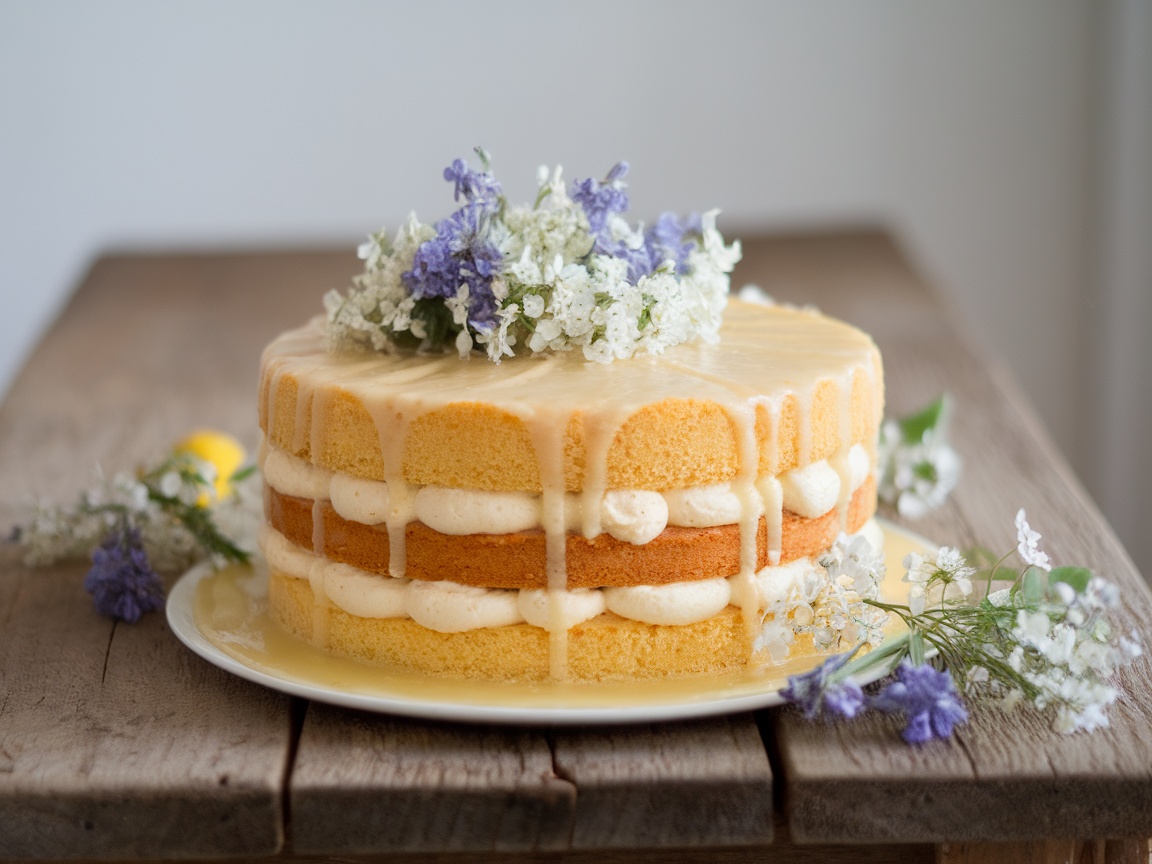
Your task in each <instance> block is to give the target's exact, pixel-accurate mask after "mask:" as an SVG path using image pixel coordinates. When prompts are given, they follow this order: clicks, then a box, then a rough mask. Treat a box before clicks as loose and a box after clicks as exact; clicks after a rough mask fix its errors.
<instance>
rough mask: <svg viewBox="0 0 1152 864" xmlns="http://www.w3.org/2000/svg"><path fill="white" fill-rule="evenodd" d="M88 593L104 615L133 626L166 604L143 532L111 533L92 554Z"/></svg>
mask: <svg viewBox="0 0 1152 864" xmlns="http://www.w3.org/2000/svg"><path fill="white" fill-rule="evenodd" d="M84 590H85V591H87V592H88V593H89V594H91V595H92V599H93V601H94V602H95V604H96V609H97V610H98V611H99V612H100V613H101V614H103V615H107V616H109V617H111V618H118V619H120V620H121V621H127V622H128V623H129V624H134V623H136V622H137V621H139V620H140V616H141V615H143V614H144V613H145V612H154V611H156V610H157V609H159V608H161V607H162V606H163V605H164V586H163V585H162V584H161V583H160V577H159V576H158V575H157V574H156V572H155V571H154V570H153V569H152V566H151V565H150V564H149V563H148V553H146V552H145V551H144V544H143V541H142V540H141V538H140V532H139V531H137V530H136V529H135V528H129V527H127V526H122V527H121V528H119V529H118V530H116V531H114V532H113V533H111V534H109V535H108V537H107V538H106V539H105V540H104V542H103V543H102V544H100V547H99V548H97V549H96V550H95V551H94V552H93V553H92V569H91V570H89V571H88V575H87V576H85V577H84Z"/></svg>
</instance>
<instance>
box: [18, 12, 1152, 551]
mask: <svg viewBox="0 0 1152 864" xmlns="http://www.w3.org/2000/svg"><path fill="white" fill-rule="evenodd" d="M1150 57H1152V2H1149V0H1102V2H1100V3H1093V2H1090V0H1055V2H1054V0H947V2H943V0H941V2H915V0H907V2H883V0H862V2H838V3H837V2H829V3H807V2H799V0H797V2H754V0H711V2H708V3H698V2H599V0H597V2H580V3H555V4H545V3H530V2H523V3H517V2H495V0H488V2H485V3H474V2H473V3H469V2H441V3H420V4H417V3H402V4H401V3H368V2H360V3H358V2H329V3H324V4H320V3H316V4H308V3H301V2H228V3H224V2H196V3H189V4H157V3H151V2H128V0H107V2H103V3H99V4H88V3H64V2H36V3H34V2H25V3H21V2H16V3H12V2H7V3H3V5H0V300H2V301H3V309H2V312H0V388H3V387H6V386H7V384H8V382H9V381H10V380H11V379H12V377H14V376H15V374H16V373H17V371H18V369H19V366H20V364H21V363H22V362H23V359H24V358H25V357H26V354H27V352H28V351H29V350H30V348H31V347H32V346H33V345H34V344H35V341H36V340H37V339H38V338H39V335H40V334H41V332H42V330H43V329H44V328H45V327H46V326H47V325H48V324H49V323H50V321H51V320H52V317H53V315H54V314H55V312H56V311H57V310H58V309H59V307H60V305H61V304H62V302H64V300H65V299H66V297H67V295H68V292H69V291H70V290H71V288H72V287H74V285H75V284H76V282H77V281H78V280H79V279H80V278H82V276H83V273H84V271H85V269H86V267H87V266H88V265H89V263H90V262H91V261H92V259H93V257H94V256H96V255H98V254H99V253H100V252H101V251H106V250H108V249H111V248H116V249H136V250H139V249H171V248H176V247H180V248H188V247H192V248H217V249H218V248H227V247H241V246H251V245H261V246H285V245H291V244H293V243H299V242H309V243H315V242H329V241H335V242H339V243H348V244H349V245H351V244H354V243H356V242H357V241H358V240H359V238H360V237H361V236H362V235H363V234H364V233H366V232H367V231H368V230H370V229H374V228H376V227H379V226H380V225H383V224H387V225H391V226H394V225H395V224H396V223H397V221H398V220H400V219H401V218H403V216H405V215H406V214H407V212H408V210H409V209H412V208H415V209H416V211H417V212H418V213H419V214H420V215H421V216H422V217H423V218H424V219H426V220H427V221H431V220H433V219H434V218H437V217H438V216H440V215H443V213H444V212H445V208H446V204H445V201H446V199H445V194H446V193H445V188H446V187H445V186H444V184H443V183H442V182H441V181H439V179H438V175H439V172H440V170H441V169H442V167H443V166H444V165H445V164H447V163H448V162H449V161H450V160H451V159H452V158H453V157H455V156H457V155H463V154H466V153H467V152H468V151H469V150H470V148H471V147H472V146H473V145H474V144H476V143H483V144H484V146H486V147H487V148H488V149H489V150H490V151H491V152H492V153H493V154H494V156H495V158H496V163H495V167H496V170H497V173H498V175H499V176H500V177H501V179H502V180H503V181H504V185H505V189H506V191H508V192H509V193H510V195H511V197H513V198H514V199H516V200H519V199H522V198H525V197H527V196H528V195H529V194H530V191H531V188H532V177H533V173H534V169H535V167H536V165H537V164H539V163H540V162H549V163H556V162H560V163H563V164H564V165H565V166H566V168H567V175H568V176H569V177H573V176H588V175H594V176H600V175H602V174H603V173H604V171H605V170H606V169H607V168H608V167H609V166H610V165H611V164H612V163H614V162H615V161H616V160H617V159H619V158H622V157H623V158H627V159H628V160H629V161H630V162H631V163H632V166H633V171H632V173H631V175H630V176H629V181H630V184H631V191H632V193H633V195H632V197H633V201H634V202H635V205H636V207H637V209H638V215H639V216H647V217H649V218H650V217H651V216H654V215H655V214H656V213H657V212H659V211H661V210H678V211H687V210H690V209H701V208H704V207H708V206H713V205H715V206H719V207H721V208H723V210H724V215H723V217H722V221H721V227H722V229H723V230H724V231H725V233H726V234H727V235H729V236H737V235H739V234H740V233H748V232H753V231H756V230H765V229H779V228H784V227H788V228H796V227H801V228H803V227H811V226H823V225H833V226H835V225H847V224H860V223H874V224H881V225H884V226H887V227H889V228H890V229H891V230H893V231H894V232H895V233H896V235H897V236H898V237H899V239H900V240H901V242H902V243H903V244H904V246H905V248H906V249H907V250H908V251H909V252H910V253H911V255H912V257H913V259H914V260H915V262H916V263H917V264H918V266H920V267H921V268H922V269H923V271H924V272H925V274H926V275H927V276H928V277H929V278H930V280H931V281H932V282H933V283H934V285H935V286H936V287H937V289H938V290H939V291H940V292H941V293H942V294H943V295H945V296H946V298H948V300H949V302H950V303H951V305H952V306H953V307H954V308H955V309H957V310H958V314H959V315H961V316H962V317H963V318H964V319H966V324H967V326H968V328H969V329H970V330H972V331H974V332H975V333H977V334H978V338H979V340H980V341H981V343H982V344H983V345H984V346H985V350H988V351H990V352H993V353H995V354H997V355H999V356H1001V357H1002V358H1003V359H1005V360H1006V361H1007V362H1008V363H1009V364H1010V366H1011V367H1012V368H1013V370H1014V372H1015V374H1016V376H1017V378H1018V379H1019V380H1020V381H1021V382H1022V384H1023V385H1024V387H1025V389H1026V390H1027V392H1028V393H1029V395H1030V398H1031V399H1032V401H1033V403H1034V405H1035V407H1036V408H1037V410H1038V411H1039V413H1040V414H1041V416H1042V417H1043V419H1044V421H1045V422H1046V424H1047V425H1048V427H1049V429H1050V431H1051V433H1052V434H1053V436H1054V438H1055V439H1056V441H1057V443H1058V444H1059V445H1060V447H1061V448H1062V449H1063V450H1064V452H1065V453H1066V454H1067V456H1068V457H1069V459H1070V460H1071V461H1072V463H1073V465H1074V467H1075V468H1076V469H1077V470H1078V471H1079V472H1080V473H1081V476H1082V478H1083V479H1084V481H1085V482H1086V484H1087V485H1088V487H1089V489H1090V491H1091V492H1092V493H1093V494H1094V495H1095V496H1096V498H1097V500H1098V501H1100V502H1101V504H1102V506H1103V507H1104V509H1105V511H1106V513H1107V514H1108V516H1109V518H1110V519H1111V520H1112V521H1113V524H1115V525H1116V526H1117V528H1118V530H1120V532H1121V534H1122V535H1123V537H1124V539H1125V541H1126V543H1127V545H1128V546H1129V549H1130V551H1131V552H1132V553H1133V555H1134V557H1136V558H1137V563H1138V565H1139V566H1140V567H1141V569H1142V570H1143V571H1144V572H1145V573H1146V574H1147V573H1150V572H1152V564H1150V563H1149V559H1150V558H1152V532H1149V531H1147V527H1146V523H1147V521H1148V519H1149V517H1152V495H1150V494H1149V492H1148V491H1147V490H1148V489H1149V486H1150V485H1152V459H1150V458H1149V456H1148V455H1147V453H1148V450H1149V447H1148V437H1149V436H1148V431H1147V430H1148V429H1149V428H1150V426H1152V407H1150V405H1149V403H1150V402H1152V399H1149V394H1150V393H1152V383H1149V382H1152V349H1149V348H1148V346H1147V344H1146V342H1147V340H1146V337H1145V333H1146V331H1147V330H1148V329H1149V328H1150V327H1152V299H1150V296H1152V260H1150V254H1152V253H1150V252H1149V250H1150V249H1152V176H1150V175H1152V61H1150V59H1149V58H1150ZM328 287H333V286H317V288H318V292H319V291H321V290H323V289H326V288H328ZM157 290H164V289H163V286H157ZM961 410H962V406H961ZM976 458H978V457H976ZM1041 527H1042V526H1041Z"/></svg>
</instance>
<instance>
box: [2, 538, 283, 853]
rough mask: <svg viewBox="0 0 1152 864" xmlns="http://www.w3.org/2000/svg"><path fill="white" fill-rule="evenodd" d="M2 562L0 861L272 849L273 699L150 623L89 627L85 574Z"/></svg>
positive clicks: (279, 758) (275, 839)
mask: <svg viewBox="0 0 1152 864" xmlns="http://www.w3.org/2000/svg"><path fill="white" fill-rule="evenodd" d="M6 557H9V556H6ZM5 563H6V565H9V566H6V567H5V581H6V582H7V583H8V584H9V585H16V590H15V592H14V593H15V597H13V598H12V601H11V604H10V605H9V606H8V608H7V609H6V610H5V611H6V623H5V626H4V628H3V631H2V632H0V694H2V695H0V759H2V760H3V764H0V857H62V858H63V857H77V856H85V857H89V856H90V857H113V856H115V857H143V856H158V855H162V854H163V855H169V854H178V855H182V856H190V855H193V856H195V855H200V856H208V855H222V854H229V855H237V854H256V853H271V852H274V851H276V850H277V849H278V848H279V847H280V844H281V839H282V837H281V833H282V817H281V813H280V806H281V799H280V778H281V775H282V774H283V772H284V770H285V767H286V756H287V752H288V732H289V730H288V724H287V715H286V711H285V710H284V702H285V700H284V699H282V698H281V697H279V696H276V695H275V694H272V693H270V692H268V691H265V690H263V689H261V688H259V687H255V686H253V685H249V684H247V683H246V682H243V681H240V680H238V679H235V678H232V677H231V676H229V675H227V674H225V673H223V672H220V671H219V670H217V669H214V668H212V667H210V666H209V665H208V664H206V663H204V662H202V661H201V660H200V659H199V658H197V657H195V656H193V655H192V654H190V653H189V652H187V651H185V650H183V649H182V647H181V646H179V645H178V644H177V643H176V640H175V638H174V637H173V636H172V635H171V633H169V632H168V629H167V626H166V625H165V623H164V621H163V619H162V618H161V617H160V616H159V615H151V616H147V617H146V618H145V619H144V620H142V621H141V622H140V623H138V624H136V625H133V626H128V625H123V624H119V625H117V624H113V623H112V622H111V621H109V620H107V619H105V618H102V617H100V616H99V615H97V613H96V612H95V611H94V610H93V609H92V605H91V600H90V598H89V597H88V596H87V595H86V594H85V593H84V591H83V589H82V588H81V585H80V583H81V581H82V577H83V573H84V570H83V568H82V567H81V568H77V567H74V566H69V567H58V568H52V569H49V570H42V571H27V570H24V569H22V568H18V567H16V566H11V562H10V561H6V562H5Z"/></svg>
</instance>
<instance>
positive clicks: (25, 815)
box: [0, 256, 354, 858]
mask: <svg viewBox="0 0 1152 864" xmlns="http://www.w3.org/2000/svg"><path fill="white" fill-rule="evenodd" d="M254 260H256V259H253V258H249V257H245V256H232V257H229V256H224V258H223V259H202V258H199V257H196V256H181V257H172V258H169V257H162V256H158V257H144V258H120V259H105V260H103V261H101V262H99V263H97V264H96V265H95V266H94V268H93V270H92V271H91V273H90V274H89V276H88V278H87V279H86V280H85V283H84V285H83V287H82V288H81V289H80V291H79V292H78V293H77V295H76V296H75V298H74V299H73V300H72V302H71V303H70V304H69V306H68V308H67V309H66V310H65V312H64V313H63V315H62V316H61V318H60V320H59V321H58V322H57V323H56V325H55V326H54V327H53V329H52V330H51V331H50V332H49V334H48V336H47V337H46V338H45V340H44V341H43V342H42V343H41V345H40V346H39V348H38V349H37V351H36V352H35V354H34V355H33V356H32V358H31V360H30V361H29V363H28V365H27V366H26V368H25V369H24V370H23V373H22V374H21V376H20V377H19V379H18V380H17V381H16V382H15V384H14V386H13V388H12V391H11V392H10V394H9V396H8V398H7V400H6V401H5V403H4V405H3V407H2V408H0V524H2V525H4V526H5V527H4V529H3V530H4V533H7V530H8V526H10V525H11V524H13V523H14V522H15V521H17V519H18V518H19V516H20V514H21V512H22V511H21V508H22V506H23V505H25V504H26V503H27V500H28V499H29V498H31V497H43V498H45V499H48V500H52V501H56V502H60V503H66V502H71V501H74V500H75V498H76V496H77V494H78V493H79V491H80V490H81V489H84V488H88V487H90V486H92V485H93V480H94V473H95V467H96V465H97V464H100V465H102V466H103V467H104V468H105V469H106V470H108V471H109V472H111V471H115V470H124V469H131V468H132V467H134V466H135V465H136V464H137V463H139V462H142V461H145V460H148V459H152V458H155V457H156V456H158V455H160V454H162V453H163V452H164V451H165V450H166V449H167V447H168V446H169V445H170V443H171V442H172V441H174V440H176V438H177V437H179V436H180V435H182V434H184V433H186V432H187V431H188V430H189V429H190V428H192V427H194V426H199V425H212V426H218V427H221V428H225V429H232V430H236V431H237V433H238V434H239V435H240V437H242V438H244V439H245V440H247V441H248V442H249V443H250V444H251V443H255V435H254V432H253V430H254V428H255V419H254V418H255V411H254V407H253V405H254V399H255V391H256V374H255V364H256V362H257V357H258V354H259V350H260V349H259V342H253V341H252V340H253V339H256V340H260V341H262V340H263V334H265V333H267V334H268V335H269V336H270V335H271V331H273V330H276V329H279V327H280V325H281V323H284V324H287V321H281V320H279V319H277V314H286V315H287V314H291V316H292V317H293V318H295V317H296V316H297V314H303V312H302V310H301V311H299V312H297V311H295V310H292V311H291V312H289V310H287V309H284V308H282V306H291V304H290V303H285V304H277V303H267V302H263V303H259V304H257V303H256V302H255V301H256V299H257V298H258V297H259V296H261V292H259V291H249V292H247V293H246V292H245V291H244V290H242V288H243V285H244V284H251V285H252V286H253V287H260V283H259V281H254V280H260V279H267V278H275V279H277V280H279V281H280V282H281V283H282V284H283V285H286V286H287V288H286V289H284V290H286V291H288V292H289V293H290V291H291V286H292V276H293V274H294V273H296V271H297V269H299V270H300V271H301V272H300V273H299V274H297V278H299V279H300V283H299V284H300V287H301V288H303V285H304V283H305V282H307V283H311V284H310V285H309V288H310V290H314V284H315V283H314V281H313V280H314V278H315V277H316V276H317V275H318V274H317V273H316V265H315V261H314V259H311V258H310V257H309V256H303V257H302V258H300V257H298V258H296V259H295V260H294V259H293V256H286V257H284V258H278V257H273V258H272V259H268V258H264V257H262V256H261V257H259V260H261V261H262V262H263V265H262V266H260V267H257V268H256V270H255V271H254V270H252V269H250V268H249V266H248V265H249V263H250V262H252V261H254ZM270 262H271V266H269V263H270ZM309 262H312V263H311V264H309ZM353 263H354V262H353ZM221 268H223V269H225V270H229V271H230V272H231V274H232V275H231V278H230V279H223V280H221V279H220V278H218V277H219V275H220V270H221ZM321 269H323V270H324V271H325V272H327V273H329V274H330V273H331V272H332V271H331V267H330V265H329V266H325V267H323V268H321ZM265 306H267V307H268V309H267V310H265V309H264V307H265ZM265 318H268V319H271V320H267V321H266V320H265ZM86 569H87V567H86V565H85V564H83V563H78V564H75V565H66V566H60V567H56V568H50V569H42V570H27V569H25V568H23V567H22V566H21V565H20V564H19V560H18V556H17V555H16V554H15V551H14V550H11V549H7V550H5V552H4V556H3V559H2V560H0V624H2V626H0V857H9V856H11V857H34V858H36V857H54V856H59V857H76V856H82V855H88V856H94V857H105V858H107V857H116V856H126V857H141V856H161V855H170V856H182V857H188V856H220V855H242V854H249V855H251V854H257V853H260V854H267V853H271V852H275V851H276V850H277V849H278V848H280V846H281V842H282V836H283V814H282V812H281V805H282V788H283V787H282V782H283V777H284V774H285V772H286V770H287V767H288V756H289V753H290V728H289V714H288V700H287V699H286V698H285V697H282V696H280V695H278V694H274V693H271V692H270V691H267V690H264V689H262V688H260V687H257V686H255V685H251V684H248V683H246V682H243V681H240V680H238V679H236V678H233V677H232V676H229V675H227V674H225V673H223V672H221V671H220V670H217V669H215V668H214V667H212V666H210V665H208V664H207V663H204V662H203V661H201V660H200V659H199V658H197V657H195V656H194V655H192V654H191V653H190V652H188V651H187V650H186V649H184V648H183V647H182V646H181V645H179V644H178V643H177V642H176V640H175V638H174V637H173V636H172V635H171V634H170V633H169V632H168V629H167V626H166V625H165V623H164V621H163V618H162V616H161V615H159V614H154V615H149V616H146V617H145V619H144V620H143V621H141V622H140V623H138V624H136V625H133V626H128V625H115V624H113V623H112V622H111V621H109V620H108V619H105V618H102V617H101V616H99V615H98V614H96V612H95V611H94V610H93V608H92V603H91V598H89V597H88V595H87V594H86V593H85V592H84V591H83V589H82V587H81V583H82V580H83V576H84V572H85V570H86Z"/></svg>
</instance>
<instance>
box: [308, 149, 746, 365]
mask: <svg viewBox="0 0 1152 864" xmlns="http://www.w3.org/2000/svg"><path fill="white" fill-rule="evenodd" d="M477 152H478V154H479V156H480V160H481V163H482V167H481V169H480V170H472V169H470V168H469V167H468V165H467V164H466V163H465V162H464V161H463V160H461V159H457V160H455V161H454V162H453V163H452V165H451V166H449V167H448V168H447V169H445V171H444V178H445V180H448V181H449V182H451V183H453V184H454V194H455V198H456V200H457V202H458V203H460V202H461V201H462V202H463V206H462V207H461V208H460V209H459V210H457V211H456V212H455V213H453V214H452V215H450V216H449V217H447V218H446V219H443V220H441V221H440V222H437V223H436V224H435V225H432V226H429V225H424V224H422V223H420V222H419V221H418V220H417V219H416V217H415V216H414V215H413V216H410V217H409V219H408V221H407V222H406V223H405V225H404V226H402V228H401V229H400V231H399V232H397V234H396V236H395V238H394V239H393V240H392V241H389V240H388V238H387V236H386V235H385V234H384V233H383V232H381V233H380V234H376V235H373V236H372V237H371V238H370V239H369V241H368V242H367V243H366V244H364V245H363V246H362V247H361V248H360V257H361V258H363V259H364V260H365V271H364V273H362V274H360V275H359V276H356V277H355V278H354V279H353V284H352V287H351V289H350V290H349V291H348V292H347V293H346V294H341V293H340V292H337V291H332V292H329V294H328V295H327V296H326V297H325V300H324V305H325V309H326V311H327V319H328V328H327V333H328V343H329V349H330V350H331V351H332V352H333V353H338V352H350V351H379V352H391V351H395V350H396V349H397V348H399V347H412V348H420V349H421V350H436V349H439V348H441V347H443V346H446V345H447V344H448V343H449V342H451V343H452V345H453V346H454V347H455V348H456V350H457V352H458V353H459V354H460V356H461V357H467V356H469V355H470V354H471V353H472V352H473V351H483V352H484V353H485V354H486V355H487V357H488V359H489V360H491V361H493V362H496V363H499V362H500V361H501V360H502V359H504V358H505V357H513V356H517V355H519V354H524V353H533V354H538V353H543V352H549V351H570V350H579V351H581V352H582V353H583V355H584V357H585V358H586V359H588V360H593V361H596V362H600V363H608V362H610V361H612V360H615V359H622V358H626V357H630V356H632V355H634V354H639V353H651V354H659V353H661V352H663V351H665V350H666V349H668V348H669V347H671V346H673V345H678V344H680V343H682V342H686V341H689V340H692V339H696V338H702V339H704V340H706V341H715V340H716V339H717V331H718V330H719V328H720V320H721V315H722V313H723V310H724V307H725V305H726V304H727V294H728V282H729V280H728V274H729V273H730V272H731V270H732V268H733V267H734V266H735V264H736V262H737V261H738V260H739V259H740V245H739V243H738V242H737V243H733V244H731V245H726V244H725V243H724V240H723V237H721V235H720V233H719V232H718V231H717V230H716V221H715V217H716V211H712V212H709V213H706V214H704V215H703V216H699V215H695V214H693V215H690V216H687V217H684V218H681V217H678V216H676V215H675V214H670V213H665V214H663V215H661V216H660V217H659V218H658V219H657V221H656V224H655V225H653V226H652V227H650V228H648V229H647V230H645V228H644V226H643V225H639V226H634V225H632V224H630V223H629V222H628V221H627V220H626V219H625V218H624V216H623V214H624V213H626V212H627V210H628V205H629V201H628V194H627V192H626V191H625V189H626V185H625V183H624V181H623V178H624V176H625V175H626V174H627V173H628V165H627V163H624V162H621V163H618V164H617V165H616V166H614V167H613V168H612V169H611V170H610V171H609V172H608V174H607V176H606V177H605V178H604V180H595V179H592V178H586V179H583V180H577V181H576V182H574V183H572V184H571V186H570V187H569V186H565V184H564V181H563V178H562V171H561V169H560V168H559V167H557V168H556V169H555V170H554V171H549V170H548V169H547V168H541V169H540V171H539V172H538V174H537V180H538V184H539V191H538V194H537V196H536V201H535V203H534V205H533V206H531V207H512V206H509V204H508V202H507V201H506V200H505V198H504V196H503V192H502V191H501V188H500V184H499V183H498V182H496V180H495V178H494V177H493V176H492V174H491V171H490V170H489V168H488V156H487V154H486V153H484V151H483V150H479V149H478V150H477Z"/></svg>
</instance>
